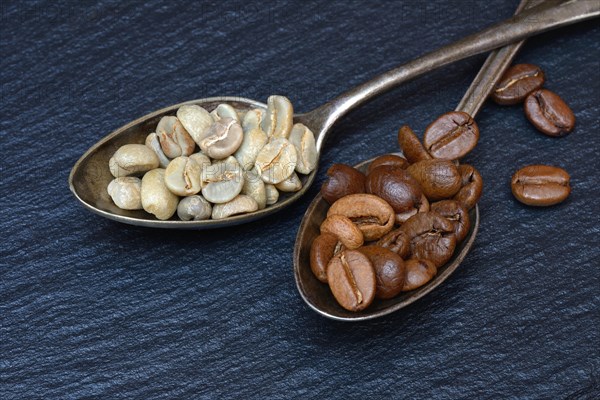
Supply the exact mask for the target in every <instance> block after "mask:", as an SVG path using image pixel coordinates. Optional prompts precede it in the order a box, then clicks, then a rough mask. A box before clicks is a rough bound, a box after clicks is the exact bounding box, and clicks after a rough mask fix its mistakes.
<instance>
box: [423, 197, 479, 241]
mask: <svg viewBox="0 0 600 400" xmlns="http://www.w3.org/2000/svg"><path fill="white" fill-rule="evenodd" d="M431 211H435V212H436V213H438V214H440V215H442V216H444V217H446V219H448V220H450V221H452V223H453V224H454V235H455V236H456V241H457V242H462V241H463V239H464V238H465V237H467V233H469V229H470V228H471V220H470V218H469V212H468V211H467V209H466V208H465V207H464V206H463V205H461V204H460V203H459V202H458V201H456V200H442V201H438V202H436V203H433V204H432V205H431Z"/></svg>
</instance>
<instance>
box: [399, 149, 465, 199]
mask: <svg viewBox="0 0 600 400" xmlns="http://www.w3.org/2000/svg"><path fill="white" fill-rule="evenodd" d="M406 171H408V172H409V173H410V174H411V175H412V176H413V177H414V178H415V179H416V180H417V181H418V182H419V184H420V185H421V188H422V189H423V193H424V194H425V196H427V199H429V201H436V200H442V199H446V198H449V197H452V196H454V195H455V194H456V193H457V192H458V191H459V189H460V186H461V182H462V180H461V177H460V173H459V172H458V168H457V167H456V165H454V163H453V162H452V161H448V160H438V159H434V160H424V161H419V162H417V163H415V164H412V165H410V166H409V167H408V168H407V169H406Z"/></svg>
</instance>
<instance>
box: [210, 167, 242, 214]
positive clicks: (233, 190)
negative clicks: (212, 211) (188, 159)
mask: <svg viewBox="0 0 600 400" xmlns="http://www.w3.org/2000/svg"><path fill="white" fill-rule="evenodd" d="M201 179H202V196H204V198H205V199H206V200H208V201H210V202H211V203H217V204H220V203H227V202H229V201H231V200H233V199H234V198H235V197H236V196H237V195H238V194H240V192H241V191H242V188H243V187H244V174H243V171H242V167H241V166H240V165H239V164H238V162H237V161H236V160H235V158H233V157H229V158H226V159H225V160H223V161H219V162H216V163H214V164H212V165H205V166H204V168H203V169H202V173H201Z"/></svg>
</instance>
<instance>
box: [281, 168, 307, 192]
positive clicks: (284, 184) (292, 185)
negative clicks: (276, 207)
mask: <svg viewBox="0 0 600 400" xmlns="http://www.w3.org/2000/svg"><path fill="white" fill-rule="evenodd" d="M275 187H276V188H277V190H279V191H280V192H297V191H298V190H300V189H302V181H301V180H300V178H299V177H298V174H297V173H295V172H293V173H292V174H291V175H290V176H289V177H288V178H286V179H284V180H282V181H281V182H279V183H278V184H276V185H275Z"/></svg>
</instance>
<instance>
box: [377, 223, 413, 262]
mask: <svg viewBox="0 0 600 400" xmlns="http://www.w3.org/2000/svg"><path fill="white" fill-rule="evenodd" d="M377 246H381V247H384V248H386V249H390V250H391V251H393V252H394V253H396V254H398V255H399V256H400V257H402V258H407V257H408V255H409V254H410V239H409V238H408V236H407V235H406V232H404V231H403V230H402V229H401V228H399V229H394V230H393V231H391V232H390V233H388V234H387V235H385V236H384V237H382V238H381V239H379V240H378V241H377Z"/></svg>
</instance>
